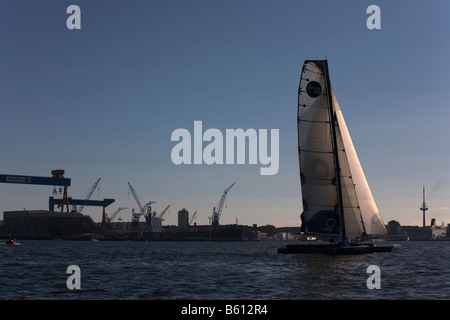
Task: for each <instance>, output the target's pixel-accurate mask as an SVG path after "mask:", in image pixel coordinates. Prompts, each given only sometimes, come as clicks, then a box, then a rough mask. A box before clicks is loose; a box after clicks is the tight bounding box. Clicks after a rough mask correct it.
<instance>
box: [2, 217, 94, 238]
mask: <svg viewBox="0 0 450 320" xmlns="http://www.w3.org/2000/svg"><path fill="white" fill-rule="evenodd" d="M93 232H94V221H93V220H92V218H91V217H90V216H87V215H83V214H81V213H78V212H69V213H61V212H54V211H46V210H22V211H5V212H4V213H3V235H9V234H11V235H13V236H14V237H16V238H20V239H83V238H87V237H89V236H91V235H92V233H93Z"/></svg>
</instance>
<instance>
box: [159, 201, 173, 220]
mask: <svg viewBox="0 0 450 320" xmlns="http://www.w3.org/2000/svg"><path fill="white" fill-rule="evenodd" d="M169 207H170V204H169V205H168V206H167V207H166V208H165V209H164V210H163V211H162V212H161V214H160V215H159V216H158V219H162V217H163V216H164V215H165V214H166V211H167V209H169Z"/></svg>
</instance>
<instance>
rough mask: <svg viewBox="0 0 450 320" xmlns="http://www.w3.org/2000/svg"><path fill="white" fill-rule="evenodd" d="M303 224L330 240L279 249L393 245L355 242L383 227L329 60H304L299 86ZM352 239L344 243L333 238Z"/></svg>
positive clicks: (335, 250) (359, 249)
mask: <svg viewBox="0 0 450 320" xmlns="http://www.w3.org/2000/svg"><path fill="white" fill-rule="evenodd" d="M297 131H298V156H299V164H300V182H301V191H302V201H303V212H302V214H301V216H300V217H301V223H302V225H301V229H302V231H303V232H304V233H305V234H312V235H316V236H321V237H322V238H323V237H325V238H329V239H330V242H328V241H325V242H316V243H308V244H302V243H300V244H292V245H287V246H285V247H283V248H280V249H278V253H328V254H362V253H371V252H385V251H391V250H392V249H393V247H394V246H393V245H375V244H373V243H364V242H362V243H358V242H359V240H360V239H361V240H368V239H375V238H383V237H386V235H387V230H386V227H385V225H384V222H383V219H382V218H381V215H380V212H379V210H378V207H377V205H376V203H375V200H374V198H373V195H372V192H371V191H370V188H369V184H368V183H367V180H366V177H365V175H364V172H363V170H362V167H361V164H360V162H359V159H358V156H357V154H356V151H355V147H354V146H353V143H352V139H351V137H350V134H349V131H348V129H347V126H346V124H345V121H344V117H343V115H342V111H341V109H340V107H339V104H338V102H337V99H336V96H335V94H334V91H333V88H332V86H331V83H330V77H329V73H328V62H327V60H306V61H305V63H304V65H303V68H302V73H301V77H300V83H299V87H298V107H297ZM338 238H339V239H343V240H344V239H347V238H348V239H352V240H354V239H355V240H356V242H353V245H345V243H344V242H341V241H339V240H337V241H336V239H338Z"/></svg>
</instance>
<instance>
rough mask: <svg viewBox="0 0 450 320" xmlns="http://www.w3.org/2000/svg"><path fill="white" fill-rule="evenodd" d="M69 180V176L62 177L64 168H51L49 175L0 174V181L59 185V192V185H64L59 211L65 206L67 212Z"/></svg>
mask: <svg viewBox="0 0 450 320" xmlns="http://www.w3.org/2000/svg"><path fill="white" fill-rule="evenodd" d="M70 181H71V179H70V178H64V170H61V169H56V170H52V176H51V177H41V176H23V175H12V174H0V183H18V184H36V185H47V186H59V187H60V193H62V190H61V187H64V194H63V198H62V202H61V212H63V211H64V206H66V208H67V212H69V196H68V194H67V187H69V186H70ZM55 191H56V190H55Z"/></svg>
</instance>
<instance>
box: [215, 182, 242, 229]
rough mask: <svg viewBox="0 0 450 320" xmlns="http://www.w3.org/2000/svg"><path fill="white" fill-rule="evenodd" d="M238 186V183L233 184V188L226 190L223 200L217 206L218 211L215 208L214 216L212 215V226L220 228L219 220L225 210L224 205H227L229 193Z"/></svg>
mask: <svg viewBox="0 0 450 320" xmlns="http://www.w3.org/2000/svg"><path fill="white" fill-rule="evenodd" d="M235 184H236V182H233V184H232V185H231V186H229V187H228V188H226V189H225V191H224V192H223V194H222V198H220V202H219V204H218V205H217V210H216V207H214V208H213V214H212V222H211V224H212V225H213V226H218V225H219V219H220V215H221V213H222V209H223V205H224V203H225V199H226V197H227V193H228V191H230V189H231V188H232V187H233V186H234V185H235Z"/></svg>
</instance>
